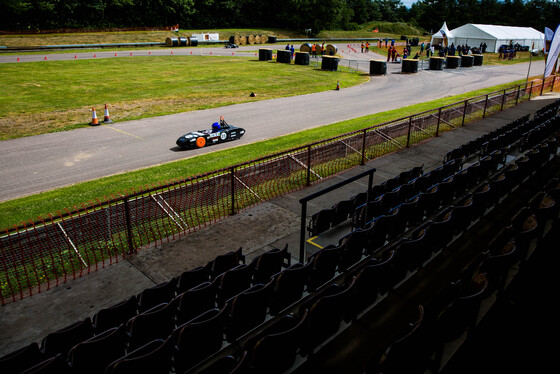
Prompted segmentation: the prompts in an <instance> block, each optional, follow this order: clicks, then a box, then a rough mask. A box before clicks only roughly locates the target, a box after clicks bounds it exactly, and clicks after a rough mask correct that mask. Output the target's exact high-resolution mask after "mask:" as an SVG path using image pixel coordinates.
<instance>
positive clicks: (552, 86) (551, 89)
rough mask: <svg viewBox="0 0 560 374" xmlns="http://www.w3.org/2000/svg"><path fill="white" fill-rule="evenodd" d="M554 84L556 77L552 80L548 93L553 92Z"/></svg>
mask: <svg viewBox="0 0 560 374" xmlns="http://www.w3.org/2000/svg"><path fill="white" fill-rule="evenodd" d="M555 83H556V75H555V76H554V77H553V78H552V84H551V85H550V92H554V84H555Z"/></svg>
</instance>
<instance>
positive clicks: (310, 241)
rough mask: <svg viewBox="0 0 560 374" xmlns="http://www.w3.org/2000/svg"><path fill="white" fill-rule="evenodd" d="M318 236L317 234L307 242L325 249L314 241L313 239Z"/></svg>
mask: <svg viewBox="0 0 560 374" xmlns="http://www.w3.org/2000/svg"><path fill="white" fill-rule="evenodd" d="M316 238H317V237H316V236H314V237H312V238H309V239H308V240H307V242H308V243H309V244H311V245H314V246H315V247H318V248H319V249H323V247H321V246H320V245H319V244H317V243H314V242H313V240H315V239H316Z"/></svg>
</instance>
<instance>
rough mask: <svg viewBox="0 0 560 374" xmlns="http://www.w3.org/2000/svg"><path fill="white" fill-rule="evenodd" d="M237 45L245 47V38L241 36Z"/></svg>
mask: <svg viewBox="0 0 560 374" xmlns="http://www.w3.org/2000/svg"><path fill="white" fill-rule="evenodd" d="M239 44H240V45H245V44H247V37H246V36H241V37H240V38H239Z"/></svg>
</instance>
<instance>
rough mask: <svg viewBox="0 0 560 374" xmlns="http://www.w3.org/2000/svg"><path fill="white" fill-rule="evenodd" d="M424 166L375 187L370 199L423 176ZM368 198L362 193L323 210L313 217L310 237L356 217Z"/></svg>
mask: <svg viewBox="0 0 560 374" xmlns="http://www.w3.org/2000/svg"><path fill="white" fill-rule="evenodd" d="M422 168H423V165H422V166H417V167H413V168H411V169H409V170H406V171H403V172H401V173H400V174H399V175H397V176H395V177H393V178H391V179H388V180H386V181H384V182H382V183H380V184H377V185H375V186H373V188H372V190H371V191H369V199H370V200H373V199H375V198H377V197H379V196H380V195H382V194H384V193H386V192H389V191H392V190H394V189H395V188H397V187H398V186H400V185H402V184H406V183H408V182H409V181H410V180H412V179H415V178H417V177H418V176H419V175H420V174H422ZM367 198H368V192H367V191H366V192H361V193H359V194H356V195H354V196H352V197H351V198H350V199H348V200H342V201H339V202H337V203H336V204H334V205H333V206H332V207H330V208H326V209H322V210H320V211H318V212H316V213H314V214H313V215H312V216H311V219H310V220H309V223H308V226H307V231H308V233H309V236H311V237H312V236H317V235H319V234H321V233H323V232H325V231H327V230H329V229H330V228H332V227H335V226H337V225H339V224H341V223H343V222H345V221H347V220H348V219H349V218H351V217H352V216H353V215H354V212H355V211H356V209H357V208H358V207H361V206H363V204H364V203H365V202H366V200H367Z"/></svg>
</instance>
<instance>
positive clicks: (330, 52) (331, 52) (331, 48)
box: [325, 44, 338, 56]
mask: <svg viewBox="0 0 560 374" xmlns="http://www.w3.org/2000/svg"><path fill="white" fill-rule="evenodd" d="M325 49H326V54H327V55H329V56H334V55H336V54H337V53H338V48H337V47H336V45H334V44H327V47H326V48H325Z"/></svg>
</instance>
